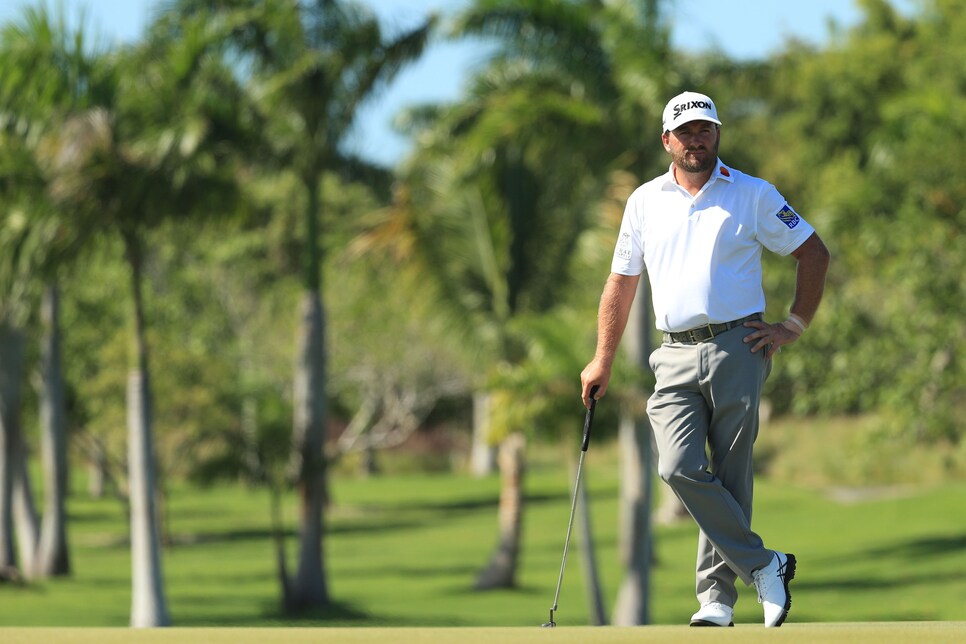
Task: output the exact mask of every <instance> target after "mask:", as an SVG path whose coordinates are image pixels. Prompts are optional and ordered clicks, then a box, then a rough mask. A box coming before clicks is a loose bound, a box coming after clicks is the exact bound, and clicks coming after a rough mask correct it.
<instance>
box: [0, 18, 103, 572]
mask: <svg viewBox="0 0 966 644" xmlns="http://www.w3.org/2000/svg"><path fill="white" fill-rule="evenodd" d="M89 49H90V48H89V47H88V46H87V42H86V39H85V38H84V34H83V31H82V30H81V29H78V30H76V31H74V30H71V29H69V28H68V27H67V25H66V20H65V16H64V15H63V14H60V15H59V16H56V17H55V16H51V15H50V14H49V13H48V11H47V10H46V9H45V8H39V9H33V8H27V9H25V10H24V12H23V16H22V18H21V19H20V20H19V21H17V22H11V23H9V24H7V25H5V26H4V28H3V30H2V31H0V115H2V123H3V128H4V132H5V144H4V145H3V150H4V154H5V155H6V156H7V157H8V158H9V160H10V161H11V163H10V165H5V166H4V170H5V173H4V179H5V182H4V187H5V188H6V189H5V190H4V203H5V204H8V206H9V207H10V208H11V213H19V214H20V215H21V216H23V217H25V219H24V221H25V223H26V228H25V229H24V233H25V234H26V236H27V237H30V236H35V237H37V238H38V239H44V240H46V243H45V244H41V245H40V246H38V247H35V248H34V249H33V253H32V254H31V255H30V257H31V260H30V262H29V266H30V269H29V270H28V271H26V272H25V273H23V274H22V275H21V278H22V279H25V280H27V281H28V282H29V283H30V284H31V285H34V284H36V285H39V284H40V283H42V282H46V283H45V285H44V286H43V291H44V295H43V311H42V315H41V318H42V323H43V328H44V337H43V339H42V349H41V368H40V383H41V387H40V409H41V415H40V419H41V430H42V451H43V462H44V468H43V470H44V478H45V480H44V496H45V499H44V508H45V511H44V516H43V523H42V525H38V519H37V517H36V512H35V511H34V503H33V499H32V493H31V491H30V487H29V479H28V478H27V475H26V473H27V469H26V464H25V463H23V462H18V463H16V467H17V475H16V476H17V481H16V492H17V497H18V503H17V507H18V508H19V509H20V512H18V521H17V523H18V526H19V531H20V538H19V545H20V547H21V553H22V562H21V563H22V566H23V573H24V575H25V576H26V577H28V578H29V577H33V576H37V575H39V576H45V577H46V576H51V575H64V574H68V573H69V572H70V558H69V554H68V551H67V536H66V515H65V497H66V493H67V490H66V485H67V436H66V416H65V403H64V388H63V374H62V370H61V365H60V329H59V320H58V297H59V296H58V288H57V274H56V273H57V269H58V267H60V266H62V265H63V264H64V263H65V262H66V261H67V260H68V259H69V258H70V256H71V255H73V254H74V252H75V251H76V248H77V247H78V243H77V242H78V238H79V237H78V234H77V232H78V231H77V229H76V228H74V227H71V226H70V225H69V219H68V218H65V217H59V216H56V213H54V212H53V210H52V209H51V207H50V205H49V203H48V202H47V200H46V198H45V191H46V188H47V185H46V179H45V177H44V176H43V172H42V170H41V169H40V167H39V166H38V155H39V154H41V152H42V148H43V146H44V140H45V138H46V137H47V136H49V135H50V134H51V132H53V131H55V130H56V128H57V126H58V125H59V124H60V123H61V121H62V119H63V118H65V117H66V116H67V115H69V114H71V113H72V112H76V111H77V110H80V109H83V108H84V107H85V105H86V104H87V103H88V102H89V101H90V99H91V96H92V95H93V94H94V93H95V92H96V84H95V83H93V82H92V77H93V68H94V59H95V56H94V52H93V51H92V50H91V51H89ZM25 239H26V237H25V238H23V239H19V238H17V237H8V238H6V239H4V242H6V243H13V244H14V245H15V246H16V245H17V244H19V242H20V241H24V240H25ZM5 250H6V251H7V253H6V257H7V258H8V259H9V258H12V257H15V256H17V254H16V253H11V252H10V251H12V250H13V248H12V247H8V248H6V249H5ZM21 250H22V248H21ZM25 265H26V264H25ZM35 290H39V289H35ZM10 295H11V292H10V291H7V292H6V293H5V297H9V296H10ZM31 304H32V303H31ZM23 305H24V303H21V306H23ZM11 377H12V374H11ZM25 456H26V452H23V453H22V455H21V456H20V457H18V459H19V458H21V457H25Z"/></svg>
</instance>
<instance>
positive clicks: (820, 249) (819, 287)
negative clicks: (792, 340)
mask: <svg viewBox="0 0 966 644" xmlns="http://www.w3.org/2000/svg"><path fill="white" fill-rule="evenodd" d="M793 256H794V257H795V259H797V260H798V270H797V273H796V276H795V299H794V300H793V301H792V306H791V309H790V311H791V313H792V314H794V315H797V316H798V317H800V318H801V319H802V320H803V321H804V322H805V324H809V323H811V321H812V318H814V317H815V313H816V311H818V305H819V304H820V303H821V301H822V294H823V293H824V291H825V275H826V274H827V273H828V265H829V259H830V256H829V252H828V249H827V248H826V247H825V244H824V243H823V242H822V240H821V239H820V238H819V236H818V235H817V234H812V236H811V237H809V238H808V239H807V240H806V241H805V243H804V244H802V245H801V246H800V247H799V248H798V249H797V250H796V251H795V252H794V253H793Z"/></svg>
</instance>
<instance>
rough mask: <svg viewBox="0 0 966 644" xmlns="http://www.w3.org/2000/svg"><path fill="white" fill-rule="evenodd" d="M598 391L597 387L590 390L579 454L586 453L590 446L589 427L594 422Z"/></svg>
mask: <svg viewBox="0 0 966 644" xmlns="http://www.w3.org/2000/svg"><path fill="white" fill-rule="evenodd" d="M598 389H600V387H599V386H598V385H594V386H593V387H591V388H590V407H589V408H588V409H587V415H586V416H584V443H583V445H581V446H580V451H581V452H586V451H587V448H588V447H589V446H590V425H591V423H592V422H593V421H594V409H595V408H596V407H597V397H596V396H597V390H598Z"/></svg>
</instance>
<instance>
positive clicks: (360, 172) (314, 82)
mask: <svg viewBox="0 0 966 644" xmlns="http://www.w3.org/2000/svg"><path fill="white" fill-rule="evenodd" d="M166 10H167V11H169V12H171V13H173V14H177V15H183V16H193V15H197V16H207V17H208V18H209V19H214V18H219V19H220V20H221V21H222V24H226V25H228V26H229V28H230V29H231V33H230V37H229V38H227V39H226V40H225V41H224V43H225V44H226V46H229V47H230V48H231V50H232V52H233V54H234V55H236V56H237V57H238V58H239V59H240V60H242V61H244V64H243V65H242V67H245V68H246V70H247V73H248V74H249V76H248V77H247V80H248V82H249V83H250V91H251V95H252V96H253V97H254V98H255V100H256V103H257V105H258V109H259V110H260V113H261V115H262V117H263V119H264V128H263V129H262V133H263V134H264V136H265V139H264V148H263V149H261V150H260V152H259V156H258V159H257V161H258V162H259V163H261V164H264V165H267V166H269V167H272V168H275V169H285V170H286V171H288V172H291V173H292V174H293V175H294V176H295V177H297V180H298V183H299V186H300V188H301V192H302V194H301V195H300V197H301V198H302V200H303V204H304V215H303V217H302V222H301V225H302V235H301V236H302V239H301V249H300V268H301V270H300V274H299V279H300V281H301V284H302V289H303V294H302V298H301V303H300V305H299V311H298V313H297V314H298V319H299V320H300V323H299V329H298V332H297V337H296V343H297V349H296V355H297V357H296V365H295V376H294V384H293V396H294V400H293V408H294V412H293V416H294V419H293V441H292V442H293V444H292V459H291V472H292V479H293V480H294V482H295V486H296V488H297V490H298V498H299V525H300V530H299V557H298V567H297V569H296V572H295V575H294V579H292V580H291V583H286V584H285V585H284V586H283V601H284V604H285V607H286V608H287V609H291V610H298V609H303V608H310V607H321V606H326V605H328V604H329V589H328V584H327V581H326V574H325V565H324V556H323V552H324V549H323V535H324V514H323V508H324V502H325V499H326V496H327V493H326V479H325V455H324V449H325V439H326V426H327V420H326V417H327V401H326V381H327V373H326V369H327V367H326V349H325V336H326V318H325V311H324V309H323V305H322V302H323V298H322V289H323V284H324V281H323V279H322V254H323V248H324V246H323V244H322V240H323V232H324V231H323V229H322V222H323V217H322V215H323V213H322V195H321V179H322V177H323V175H324V174H325V173H327V172H334V173H339V174H342V175H346V176H350V177H360V178H365V179H368V180H370V181H373V180H380V181H384V182H385V175H386V173H385V172H384V171H380V169H378V168H375V167H373V166H371V165H369V164H367V163H365V162H363V161H362V160H360V159H359V158H357V157H355V156H354V155H352V154H351V153H350V152H349V151H348V150H347V149H346V146H345V142H346V139H347V135H348V133H349V131H350V129H351V127H352V124H353V121H354V119H355V117H356V115H357V114H358V112H359V109H360V107H361V106H362V105H363V104H364V103H365V102H366V101H367V100H368V99H369V98H371V97H372V96H373V95H374V94H375V93H376V92H377V91H378V90H379V89H380V88H381V87H383V86H384V85H385V84H386V83H387V82H388V81H390V80H391V79H392V78H393V77H394V76H395V75H396V74H397V73H398V72H399V71H400V69H402V67H403V66H404V65H405V64H407V63H408V62H410V61H412V60H414V59H416V58H417V57H418V56H419V55H421V53H422V51H423V49H424V47H425V45H426V43H427V40H428V38H429V35H430V30H431V28H432V26H433V24H434V22H435V21H434V19H430V20H429V21H427V22H426V23H425V24H422V25H420V26H418V27H417V28H415V29H413V30H411V31H408V32H404V33H402V34H399V35H397V36H392V37H387V35H386V34H385V33H384V32H383V29H382V28H381V26H380V25H379V22H378V21H377V20H376V18H375V16H373V15H372V14H371V13H370V12H368V11H367V10H365V9H364V8H362V7H361V6H359V5H356V4H354V3H351V2H342V1H339V0H313V1H309V2H296V1H295V0H266V1H264V2H262V1H259V0H224V1H222V2H219V3H210V2H203V1H201V0H175V1H172V2H170V3H168V4H167V5H166ZM285 577H287V575H285Z"/></svg>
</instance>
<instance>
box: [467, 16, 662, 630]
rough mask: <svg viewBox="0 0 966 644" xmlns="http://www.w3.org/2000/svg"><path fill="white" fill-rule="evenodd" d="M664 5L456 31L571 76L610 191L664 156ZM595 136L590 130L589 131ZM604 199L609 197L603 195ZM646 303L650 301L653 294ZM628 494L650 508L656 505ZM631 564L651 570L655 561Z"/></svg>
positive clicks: (596, 170) (641, 432)
mask: <svg viewBox="0 0 966 644" xmlns="http://www.w3.org/2000/svg"><path fill="white" fill-rule="evenodd" d="M658 5H659V2H658V0H639V1H636V2H635V1H633V0H618V1H616V2H603V1H602V0H591V1H589V2H581V3H574V2H568V1H566V0H551V1H550V2H547V1H546V0H478V1H477V2H476V3H474V5H473V6H471V7H470V8H469V9H468V10H467V11H466V12H464V14H463V15H462V16H461V17H460V19H459V21H458V24H457V27H456V33H457V34H459V35H484V36H489V37H495V38H498V39H499V41H500V43H501V44H502V46H503V49H502V54H501V56H502V58H504V59H505V60H508V61H517V62H518V64H523V65H527V66H529V67H530V68H531V69H533V70H535V72H537V73H540V74H556V75H558V76H559V77H560V78H566V79H568V80H569V87H570V95H571V96H573V95H579V96H586V97H587V98H586V101H587V102H588V103H589V104H590V105H591V106H593V107H595V108H597V109H598V110H599V111H600V113H601V116H600V117H599V118H598V120H597V121H595V122H594V123H593V124H592V127H590V128H589V130H590V132H593V133H594V134H595V135H596V136H595V137H594V138H592V139H590V140H588V139H582V140H580V141H574V144H573V145H572V146H571V148H570V150H569V154H568V156H567V161H568V162H571V163H573V162H574V161H575V160H576V159H582V160H584V162H585V163H586V164H587V166H588V167H589V168H591V172H590V175H591V176H593V177H595V178H596V179H597V180H598V185H599V186H602V187H603V186H604V185H605V182H606V181H607V179H608V177H610V173H611V172H612V171H615V170H622V169H635V170H637V171H638V173H640V175H641V176H642V175H643V172H644V171H645V170H646V169H649V168H650V167H651V166H652V165H653V163H654V160H655V157H656V154H655V151H654V149H653V148H654V146H652V145H650V144H649V143H647V142H648V141H653V139H654V136H655V135H647V132H648V131H649V129H648V128H649V126H648V125H647V124H648V123H650V122H652V121H656V115H657V114H659V113H660V106H661V105H662V104H663V101H664V97H665V95H666V91H665V88H666V86H667V85H668V81H669V76H668V73H667V72H666V71H665V67H664V66H663V62H664V60H666V58H667V52H668V38H667V30H666V28H665V27H664V26H663V25H662V23H661V20H660V12H659V10H658ZM647 115H653V116H654V118H651V119H648V118H646V117H647ZM587 130H588V128H586V127H585V128H584V130H583V131H584V132H587ZM553 135H555V136H556V137H558V138H560V137H572V136H573V130H572V129H571V130H560V129H557V130H556V131H555V132H554V134H553ZM598 194H604V190H603V188H602V189H601V190H600V191H599V193H598ZM639 299H642V300H646V293H644V294H642V297H641V298H639ZM641 367H642V368H646V364H644V363H641ZM642 422H643V421H642V420H637V421H634V422H630V423H628V422H625V423H622V424H623V425H625V426H628V427H634V428H635V429H634V431H633V434H632V435H633V437H634V439H635V440H636V441H640V440H648V438H647V435H648V434H647V431H646V427H642V426H641V423H642ZM638 451H639V452H640V451H641V450H638ZM642 453H643V452H642ZM647 465H649V463H648V464H647ZM641 480H650V479H649V472H645V473H644V474H643V476H640V475H635V474H634V472H633V471H632V469H629V470H627V477H626V479H625V483H624V485H625V486H627V485H633V484H635V483H636V482H639V481H641ZM625 496H627V497H628V498H636V499H638V502H643V503H647V502H648V501H647V499H648V498H649V497H648V496H647V495H644V496H643V497H641V496H640V495H636V496H628V495H625ZM631 511H633V512H635V513H636V515H637V516H646V515H647V514H648V513H649V509H645V510H644V511H643V512H642V511H641V510H640V509H639V508H637V509H634V508H632V509H631ZM623 525H624V526H625V527H626V528H627V529H628V530H629V531H631V534H630V535H628V536H627V537H626V538H625V541H627V542H629V543H634V544H641V543H643V544H647V543H648V539H647V538H646V537H647V535H646V534H640V531H641V530H643V531H645V532H646V531H647V530H649V527H648V525H647V523H646V522H645V523H642V522H641V521H625V522H624V523H623ZM630 561H632V562H634V563H635V565H644V566H646V565H647V564H648V563H649V555H648V556H644V557H632V558H630ZM641 562H644V563H641ZM633 576H634V578H635V579H637V580H644V581H643V583H646V579H647V576H646V571H644V573H641V571H640V570H638V571H637V572H635V573H634V575H633ZM624 592H625V591H623V590H622V593H624ZM646 594H647V591H646V588H641V587H640V583H639V584H638V589H637V591H636V595H637V597H638V598H639V600H638V601H637V602H630V601H623V600H622V599H619V600H618V607H619V610H620V611H621V614H618V615H615V621H617V622H618V623H621V624H626V623H641V620H644V621H646V615H645V616H644V617H641V615H642V614H643V613H642V612H641V611H640V610H637V609H635V610H637V612H636V614H635V615H634V616H628V613H629V612H633V611H629V610H625V609H622V608H621V607H627V606H630V605H632V604H635V603H636V605H637V606H640V605H642V604H644V605H645V606H646Z"/></svg>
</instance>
